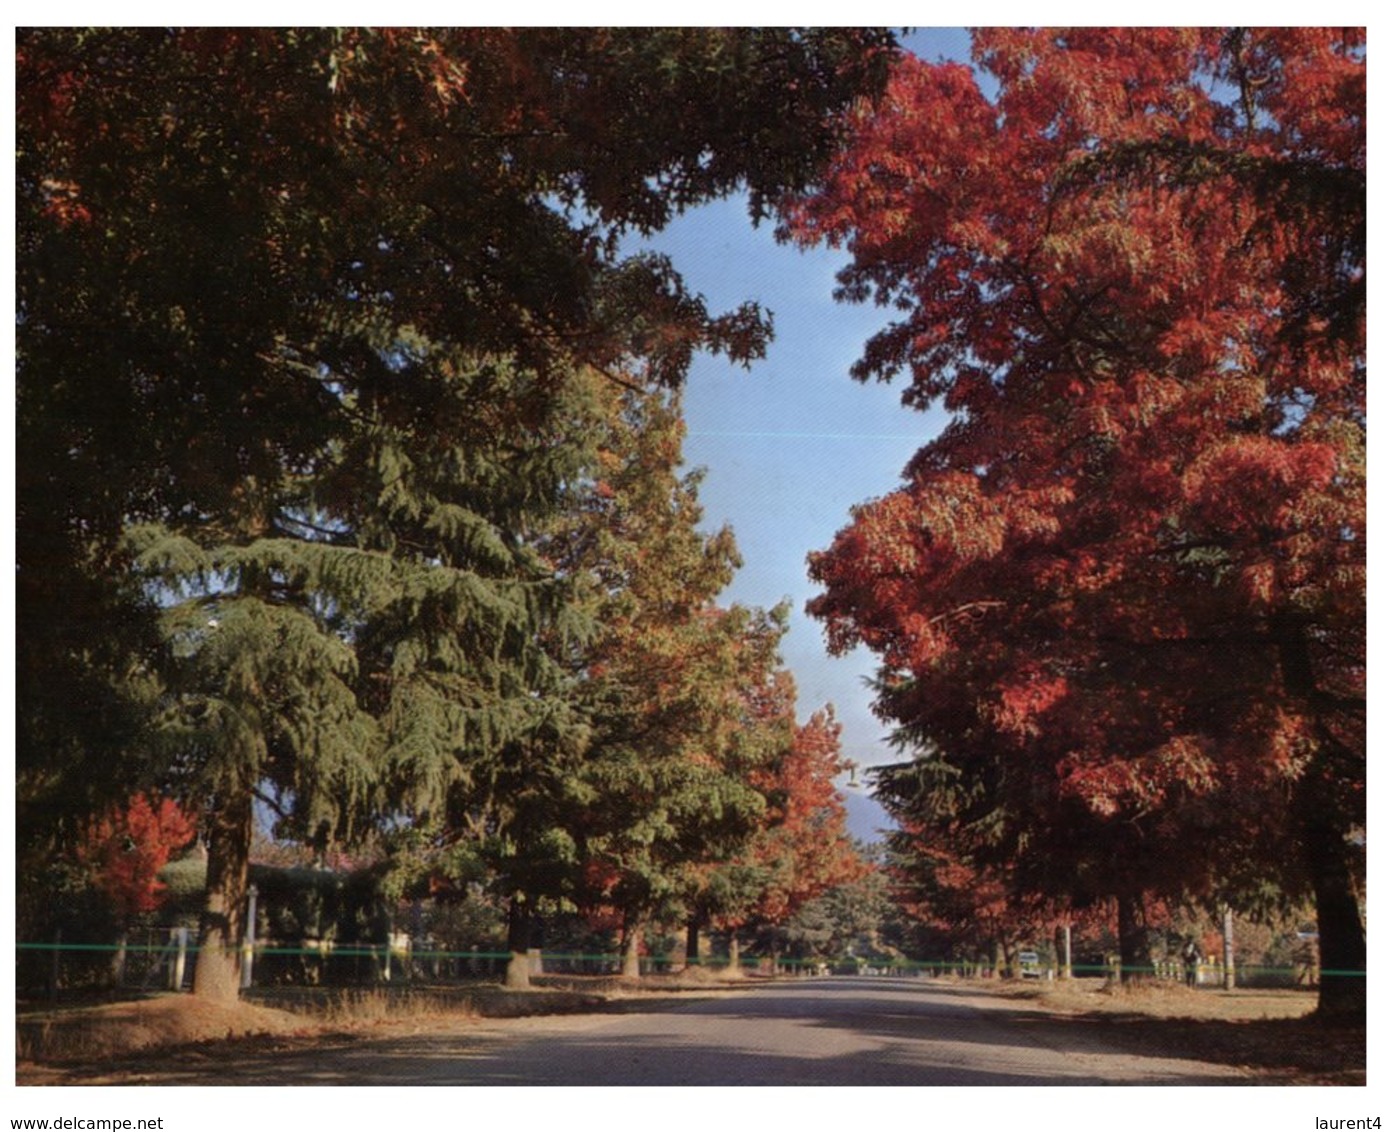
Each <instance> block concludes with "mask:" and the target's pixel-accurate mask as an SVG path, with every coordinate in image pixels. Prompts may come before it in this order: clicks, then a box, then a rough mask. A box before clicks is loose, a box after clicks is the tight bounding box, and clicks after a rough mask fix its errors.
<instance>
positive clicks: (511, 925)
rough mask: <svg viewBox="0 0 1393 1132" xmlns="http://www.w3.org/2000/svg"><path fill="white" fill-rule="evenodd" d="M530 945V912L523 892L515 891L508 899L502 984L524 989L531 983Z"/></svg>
mask: <svg viewBox="0 0 1393 1132" xmlns="http://www.w3.org/2000/svg"><path fill="white" fill-rule="evenodd" d="M531 945H532V912H531V909H530V908H529V907H528V904H527V896H526V894H525V893H521V892H516V893H514V894H513V897H512V899H511V900H509V901H508V951H509V952H510V953H511V957H510V958H509V960H508V970H507V973H506V974H505V975H504V976H503V985H504V986H507V987H512V988H514V989H519V990H525V989H527V988H528V987H530V986H531V985H532V962H531V960H530V959H529V958H528V956H527V949H528V948H529V947H530V946H531Z"/></svg>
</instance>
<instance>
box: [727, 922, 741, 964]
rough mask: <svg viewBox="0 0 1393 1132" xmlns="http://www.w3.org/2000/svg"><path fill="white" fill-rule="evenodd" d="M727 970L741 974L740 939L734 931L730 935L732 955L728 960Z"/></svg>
mask: <svg viewBox="0 0 1393 1132" xmlns="http://www.w3.org/2000/svg"><path fill="white" fill-rule="evenodd" d="M726 970H727V972H729V973H733V974H739V973H740V937H739V936H738V935H737V934H736V933H735V932H734V931H732V932H731V933H730V955H729V957H728V958H727V960H726Z"/></svg>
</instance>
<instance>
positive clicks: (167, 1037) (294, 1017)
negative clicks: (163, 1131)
mask: <svg viewBox="0 0 1393 1132" xmlns="http://www.w3.org/2000/svg"><path fill="white" fill-rule="evenodd" d="M740 985H741V981H740V980H738V979H736V980H731V979H728V978H726V977H725V976H724V975H718V974H715V973H708V972H697V973H694V974H692V975H689V976H687V977H685V978H684V977H680V976H657V977H649V978H645V979H642V980H634V979H623V978H618V977H596V978H570V977H559V976H543V977H541V978H538V979H535V980H534V985H533V986H532V987H531V988H529V989H527V990H512V989H508V988H505V987H502V986H499V985H497V984H492V983H478V984H465V985H452V986H393V987H381V988H373V989H369V990H331V989H318V988H274V989H267V990H258V991H254V992H251V994H250V995H249V996H248V997H246V998H244V999H242V1000H241V1001H238V1002H235V1003H214V1002H205V1001H203V1000H201V999H198V998H195V997H194V996H193V995H188V994H157V995H151V996H148V997H143V998H139V999H132V1000H129V1001H121V1002H109V1003H101V1004H96V1005H84V1006H71V1007H65V1008H57V1009H52V1010H27V1011H26V1010H21V1011H20V1012H19V1014H18V1016H17V1017H16V1023H15V1029H16V1037H15V1056H16V1084H19V1085H26V1084H62V1085H72V1084H116V1083H120V1081H121V1080H122V1079H123V1076H127V1075H136V1076H138V1075H139V1073H140V1072H141V1067H142V1066H143V1065H145V1064H146V1063H147V1062H148V1061H149V1060H150V1059H151V1058H159V1057H166V1056H170V1055H175V1054H177V1055H180V1056H184V1055H189V1056H193V1057H195V1058H196V1057H198V1056H201V1055H211V1054H212V1053H213V1052H214V1051H217V1053H218V1054H219V1056H224V1057H228V1056H230V1057H235V1056H236V1055H237V1052H238V1050H239V1049H241V1050H246V1051H248V1052H264V1051H265V1050H266V1049H267V1048H278V1049H293V1048H297V1047H299V1046H302V1045H304V1046H307V1045H313V1046H316V1047H323V1046H324V1045H325V1044H326V1043H352V1042H354V1041H359V1040H362V1039H363V1038H365V1037H369V1036H371V1037H382V1036H388V1035H391V1034H402V1035H409V1034H412V1033H417V1032H421V1031H423V1030H425V1029H429V1028H430V1027H433V1026H438V1025H440V1024H441V1023H442V1021H445V1020H448V1021H450V1022H452V1023H460V1024H468V1023H469V1022H470V1021H471V1020H473V1021H477V1020H483V1019H500V1018H526V1017H531V1016H535V1015H553V1014H582V1013H600V1012H616V1011H627V1010H634V1009H641V1008H647V1009H652V1008H661V1007H662V1005H663V1004H664V1000H666V999H669V998H671V997H672V996H681V997H682V998H683V999H684V1000H687V999H690V998H692V997H701V996H703V995H712V994H719V993H722V992H723V991H727V990H730V989H734V988H736V987H738V986H740Z"/></svg>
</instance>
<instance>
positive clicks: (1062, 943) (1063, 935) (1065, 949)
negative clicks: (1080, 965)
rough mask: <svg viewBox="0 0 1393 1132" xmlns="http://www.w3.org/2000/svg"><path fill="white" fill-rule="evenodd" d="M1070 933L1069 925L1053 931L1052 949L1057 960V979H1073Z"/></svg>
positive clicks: (1063, 925) (1062, 925) (1060, 926)
mask: <svg viewBox="0 0 1393 1132" xmlns="http://www.w3.org/2000/svg"><path fill="white" fill-rule="evenodd" d="M1071 936H1072V931H1071V928H1070V925H1068V924H1060V925H1059V927H1057V928H1055V929H1054V949H1055V952H1056V953H1057V957H1058V959H1059V977H1060V978H1061V979H1071V978H1073V977H1074V956H1073V946H1072V945H1073V940H1072V939H1071Z"/></svg>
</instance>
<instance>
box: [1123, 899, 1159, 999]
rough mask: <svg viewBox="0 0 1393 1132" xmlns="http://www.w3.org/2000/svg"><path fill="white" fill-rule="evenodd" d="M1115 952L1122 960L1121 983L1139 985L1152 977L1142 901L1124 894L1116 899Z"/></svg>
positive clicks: (1149, 945)
mask: <svg viewBox="0 0 1393 1132" xmlns="http://www.w3.org/2000/svg"><path fill="white" fill-rule="evenodd" d="M1117 949H1118V952H1119V954H1120V955H1121V957H1122V981H1123V982H1124V983H1133V984H1136V983H1143V982H1146V981H1148V980H1149V979H1150V978H1151V976H1152V969H1151V944H1150V941H1149V940H1148V938H1147V930H1146V909H1145V906H1144V903H1143V900H1142V897H1141V896H1139V895H1137V894H1136V893H1127V894H1125V895H1121V896H1119V897H1118V898H1117Z"/></svg>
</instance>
